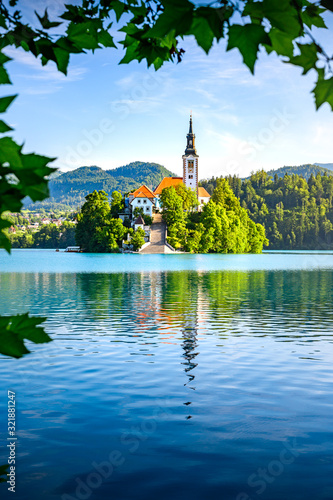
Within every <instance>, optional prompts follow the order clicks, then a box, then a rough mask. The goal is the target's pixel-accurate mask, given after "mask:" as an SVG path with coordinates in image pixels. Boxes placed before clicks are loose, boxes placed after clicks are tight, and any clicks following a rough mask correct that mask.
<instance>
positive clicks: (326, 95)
mask: <svg viewBox="0 0 333 500" xmlns="http://www.w3.org/2000/svg"><path fill="white" fill-rule="evenodd" d="M312 92H313V94H314V96H315V103H316V108H317V109H318V108H320V106H321V105H322V104H324V102H328V104H329V105H330V106H331V108H332V111H333V76H332V77H331V78H329V79H328V80H322V79H319V80H318V81H317V83H316V86H315V88H314V89H313V91H312Z"/></svg>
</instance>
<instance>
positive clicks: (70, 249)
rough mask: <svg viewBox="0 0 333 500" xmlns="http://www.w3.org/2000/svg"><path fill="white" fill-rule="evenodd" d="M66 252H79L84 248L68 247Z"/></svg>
mask: <svg viewBox="0 0 333 500" xmlns="http://www.w3.org/2000/svg"><path fill="white" fill-rule="evenodd" d="M65 252H75V253H79V252H82V250H81V247H67V248H66V250H65Z"/></svg>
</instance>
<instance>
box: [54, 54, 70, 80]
mask: <svg viewBox="0 0 333 500" xmlns="http://www.w3.org/2000/svg"><path fill="white" fill-rule="evenodd" d="M53 52H54V55H55V57H56V60H57V68H58V70H59V71H61V72H62V73H64V75H67V67H68V63H69V52H68V51H67V50H64V49H60V48H58V47H57V48H54V49H53Z"/></svg>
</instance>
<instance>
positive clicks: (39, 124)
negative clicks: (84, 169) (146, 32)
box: [2, 0, 333, 178]
mask: <svg viewBox="0 0 333 500" xmlns="http://www.w3.org/2000/svg"><path fill="white" fill-rule="evenodd" d="M24 4H26V5H28V4H29V2H28V0H27V1H26V2H23V5H24ZM39 6H40V8H39ZM46 6H48V7H49V13H50V17H51V18H52V15H53V14H56V13H57V12H58V10H61V2H60V1H57V0H50V1H49V2H47V1H46V2H45V1H44V2H42V1H36V2H34V8H37V10H39V12H42V9H43V8H45V7H46ZM27 14H28V15H31V14H30V13H29V12H28V9H27ZM326 21H327V25H328V26H329V28H330V30H329V31H327V32H326V33H325V34H324V35H321V36H322V39H323V42H324V44H325V46H326V47H327V48H328V49H329V48H331V47H332V46H333V43H332V42H333V15H330V16H328V17H327V20H326ZM182 46H183V47H184V48H185V49H186V54H185V57H184V60H183V62H182V63H181V64H166V65H165V66H164V67H163V68H162V69H161V70H159V71H158V72H155V71H154V70H153V69H149V70H148V69H147V68H146V65H145V64H144V63H141V64H138V63H136V62H134V63H131V64H129V65H120V66H119V65H118V61H119V60H120V59H121V57H122V55H121V53H122V49H120V50H118V51H117V50H113V49H104V50H100V51H96V52H95V54H94V55H91V54H88V55H77V56H72V58H71V63H70V68H69V73H68V76H67V77H65V76H63V75H62V74H60V73H59V72H58V71H57V70H56V67H55V65H53V63H49V65H48V66H46V67H42V66H41V65H40V63H39V62H38V61H37V60H36V59H35V58H34V57H33V56H31V55H29V54H27V53H25V52H24V51H23V50H22V51H20V50H19V51H18V50H16V49H15V50H14V49H11V48H10V49H8V50H7V53H8V55H10V56H11V57H13V58H14V59H15V60H14V61H13V62H10V63H8V65H7V68H8V71H9V73H10V76H11V79H12V81H13V84H14V86H13V87H14V91H15V92H18V93H19V97H18V98H17V99H16V101H15V102H14V103H13V104H12V106H11V108H10V110H9V112H8V117H7V121H8V122H9V123H10V124H11V125H12V126H13V127H14V128H15V129H16V130H15V138H16V140H18V141H19V142H24V143H25V152H31V151H34V152H37V153H39V154H45V155H47V156H52V157H57V160H56V162H55V165H56V166H58V167H59V168H61V170H63V171H65V170H72V169H74V168H77V167H79V166H83V165H98V166H100V167H101V168H103V169H112V168H116V167H119V166H122V165H126V164H128V163H129V162H131V161H136V160H139V161H152V162H157V163H160V164H162V165H164V166H165V167H167V168H169V169H170V170H171V171H173V172H175V173H176V174H181V172H182V159H181V156H182V154H183V152H184V149H185V144H186V134H187V131H188V120H189V114H190V111H191V110H192V113H193V125H194V132H195V134H196V145H197V151H198V154H199V156H200V159H199V177H200V178H207V177H211V176H212V175H214V176H219V175H226V174H234V173H235V174H238V175H240V176H245V175H248V174H249V173H250V172H251V171H252V170H257V169H260V168H264V169H265V170H269V169H271V168H279V167H282V166H284V165H300V164H303V163H313V162H321V163H330V162H333V152H332V136H333V127H332V125H333V113H332V111H330V107H329V106H328V105H327V104H325V105H323V106H322V107H321V108H320V110H319V111H315V106H314V102H313V97H312V95H311V94H310V91H311V89H312V88H313V85H314V81H315V74H314V72H312V71H311V72H310V73H309V74H308V75H306V76H301V69H299V68H296V67H293V66H289V65H287V64H283V63H282V62H281V61H279V60H277V58H276V57H274V56H272V55H271V56H267V55H266V54H264V53H262V54H261V57H260V59H259V61H258V62H257V65H256V72H255V76H252V75H251V74H250V72H249V71H248V69H247V68H246V67H245V66H244V65H243V64H242V60H241V56H240V55H239V54H238V52H237V51H236V50H232V51H230V52H228V53H226V52H225V50H224V44H223V42H222V43H220V44H219V45H216V46H215V47H214V48H213V49H212V51H211V52H210V54H209V56H206V55H205V53H204V52H203V51H202V50H201V49H200V48H198V47H197V46H196V44H195V43H194V41H193V40H192V39H187V40H186V41H185V42H184V43H183V44H182ZM330 50H331V49H330ZM330 50H329V51H330ZM8 90H10V92H9V91H8ZM12 90H13V88H11V89H9V86H8V87H6V88H5V91H3V93H2V95H7V94H9V93H13V92H12Z"/></svg>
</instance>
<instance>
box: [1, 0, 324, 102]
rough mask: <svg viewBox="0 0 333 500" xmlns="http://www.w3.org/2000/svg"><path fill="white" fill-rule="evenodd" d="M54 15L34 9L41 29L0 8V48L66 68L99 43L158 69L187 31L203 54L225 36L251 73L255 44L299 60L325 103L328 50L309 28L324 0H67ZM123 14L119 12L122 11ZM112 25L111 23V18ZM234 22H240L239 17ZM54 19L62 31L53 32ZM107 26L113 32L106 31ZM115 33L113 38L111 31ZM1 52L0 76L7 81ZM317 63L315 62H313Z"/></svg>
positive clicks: (320, 21)
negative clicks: (200, 0)
mask: <svg viewBox="0 0 333 500" xmlns="http://www.w3.org/2000/svg"><path fill="white" fill-rule="evenodd" d="M64 9H65V10H64V12H63V14H62V15H61V16H60V17H59V18H58V19H50V18H49V15H48V12H47V10H45V11H44V13H38V12H35V14H36V17H37V20H38V22H39V24H40V27H39V28H38V29H37V28H34V27H32V26H30V25H29V24H28V23H26V22H25V21H24V19H23V16H22V14H21V12H20V11H19V10H17V8H16V7H14V6H13V5H11V3H10V5H9V7H6V6H5V5H4V4H3V3H2V4H1V6H0V23H1V26H2V33H1V35H0V47H1V49H4V48H5V47H7V46H10V45H13V46H15V47H17V48H18V47H22V48H23V49H24V50H26V51H27V52H31V53H32V54H33V55H34V56H35V57H36V58H39V59H40V60H41V63H42V64H43V65H45V64H48V63H49V62H50V61H52V62H53V63H54V64H56V65H57V68H58V70H59V71H61V72H62V73H64V74H66V73H67V68H68V64H69V62H70V57H71V55H73V54H80V53H84V52H86V51H92V52H94V51H95V50H98V49H101V48H103V47H107V48H112V49H117V48H118V47H123V49H124V51H125V53H124V54H123V55H122V57H121V60H120V63H122V64H126V63H129V62H131V61H133V60H135V61H139V62H140V61H146V63H147V65H148V66H154V67H155V69H159V68H160V67H161V66H162V65H163V64H164V63H165V62H170V61H176V62H180V61H182V58H183V56H184V50H183V49H182V48H181V47H180V44H181V41H182V39H183V38H184V37H188V36H194V38H195V40H196V43H197V44H198V45H199V46H200V47H201V48H202V49H203V50H204V51H205V52H206V53H207V54H208V53H209V51H210V50H211V48H212V47H213V45H214V44H215V43H218V42H219V41H220V40H221V39H225V40H226V42H227V43H226V44H224V47H226V48H227V50H231V49H237V50H238V51H239V52H240V53H241V55H242V57H243V60H244V63H245V64H246V65H247V66H248V68H249V69H250V71H251V72H254V66H255V63H256V61H257V59H258V57H259V54H260V50H261V49H265V50H266V51H267V52H268V53H272V52H273V53H275V54H277V55H278V56H280V57H283V61H284V62H287V63H290V64H293V65H295V66H299V67H300V68H302V69H303V73H304V74H305V73H307V72H308V71H309V70H310V69H313V70H315V71H316V72H317V73H318V81H317V84H316V86H315V88H314V94H315V97H316V106H317V107H319V106H321V105H322V103H323V102H328V103H329V104H330V105H331V106H333V103H332V97H331V96H332V83H331V73H332V72H331V56H329V55H328V54H327V52H326V51H325V49H324V47H323V46H322V45H321V44H320V43H319V42H318V40H316V39H315V38H314V33H313V31H312V30H313V28H314V27H315V28H316V29H317V30H318V29H319V30H322V29H327V27H326V25H325V22H324V16H325V14H326V13H327V12H328V11H332V6H331V3H330V1H329V0H321V1H318V2H316V3H310V2H309V1H307V0H305V1H294V0H257V1H254V0H241V1H239V2H233V1H231V0H225V1H223V2H216V3H212V4H210V5H206V6H201V5H199V4H197V3H196V2H194V1H192V2H191V1H189V0H146V1H144V2H141V3H138V2H136V1H130V2H128V1H126V0H113V1H109V2H105V1H104V0H91V1H86V0H82V3H81V5H80V4H77V3H76V2H75V4H74V5H73V4H66V5H65V6H64ZM124 14H125V15H124ZM113 17H115V18H116V20H117V25H115V26H112V23H110V18H113ZM240 21H241V22H240ZM59 25H61V31H62V34H61V35H59V34H57V33H56V31H55V30H56V28H57V27H59ZM111 28H112V35H111ZM115 32H117V37H116V38H117V39H119V42H118V43H115V41H114V38H113V35H114V33H115ZM7 60H8V58H7V56H5V55H4V54H1V58H0V65H1V67H0V82H1V83H9V82H10V80H9V77H8V74H7V72H6V70H5V68H4V66H3V65H4V63H5V62H7ZM318 62H320V64H318Z"/></svg>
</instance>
